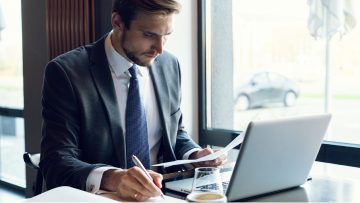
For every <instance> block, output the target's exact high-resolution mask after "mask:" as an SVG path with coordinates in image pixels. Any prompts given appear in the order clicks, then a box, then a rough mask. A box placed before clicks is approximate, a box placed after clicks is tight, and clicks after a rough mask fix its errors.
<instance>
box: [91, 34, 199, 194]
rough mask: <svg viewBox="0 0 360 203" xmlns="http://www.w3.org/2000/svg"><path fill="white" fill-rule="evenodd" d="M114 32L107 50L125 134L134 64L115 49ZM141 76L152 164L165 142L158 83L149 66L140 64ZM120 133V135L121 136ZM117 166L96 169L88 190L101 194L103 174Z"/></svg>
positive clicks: (141, 90) (142, 97) (106, 40)
mask: <svg viewBox="0 0 360 203" xmlns="http://www.w3.org/2000/svg"><path fill="white" fill-rule="evenodd" d="M111 34H112V32H111V33H110V34H109V35H108V36H107V37H106V39H105V52H106V57H107V59H108V62H109V66H110V71H111V76H112V79H113V82H114V87H115V93H116V99H117V101H118V107H119V111H120V122H121V126H122V129H123V134H124V135H125V131H126V129H125V109H126V101H127V95H128V89H129V82H130V77H131V75H130V73H129V71H128V69H129V68H130V67H131V66H132V65H133V64H132V63H130V62H129V61H127V60H126V59H125V58H124V57H123V56H121V55H120V54H119V53H118V52H116V51H115V49H114V47H113V46H112V43H111V38H110V36H111ZM137 77H138V80H139V89H140V97H141V101H142V103H143V105H144V108H145V114H146V122H147V132H148V142H149V149H150V164H151V165H153V164H156V163H157V155H158V152H159V148H160V144H161V134H160V128H161V125H160V115H159V109H158V106H157V102H156V96H155V91H154V86H153V83H152V80H151V77H150V72H149V68H148V67H143V66H138V72H137ZM119 136H120V135H119ZM197 150H199V149H197V148H196V149H192V150H190V151H188V152H187V153H186V154H185V155H184V156H183V158H184V159H188V157H189V156H190V154H191V153H192V152H194V151H197ZM111 168H114V167H100V168H96V169H94V170H93V171H92V172H91V173H90V174H89V176H88V178H87V181H86V190H87V191H89V192H93V193H97V192H98V191H99V188H100V184H101V178H102V174H103V173H104V172H105V171H106V170H109V169H111Z"/></svg>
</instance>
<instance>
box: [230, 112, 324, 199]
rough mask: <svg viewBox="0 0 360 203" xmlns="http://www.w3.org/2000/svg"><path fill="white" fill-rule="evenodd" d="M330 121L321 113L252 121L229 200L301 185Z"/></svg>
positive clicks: (239, 158) (232, 181) (234, 174)
mask: <svg viewBox="0 0 360 203" xmlns="http://www.w3.org/2000/svg"><path fill="white" fill-rule="evenodd" d="M330 119H331V115H330V114H322V115H315V116H306V117H296V118H286V119H278V120H271V121H254V122H251V123H250V124H249V126H248V128H247V130H246V134H245V138H244V141H243V144H242V145H241V147H240V151H239V155H238V158H237V161H236V165H235V168H234V172H233V174H232V177H231V180H230V183H229V187H228V190H227V192H226V196H227V198H228V200H229V201H234V200H238V199H243V198H248V197H252V196H256V195H261V194H266V193H269V192H274V191H278V190H283V189H286V188H291V187H295V186H298V185H301V184H303V183H304V182H305V181H306V179H307V177H308V174H309V172H310V169H311V166H312V164H313V162H314V161H315V159H316V156H317V154H318V152H319V149H320V146H321V142H322V140H323V138H324V136H325V133H326V130H327V127H328V124H329V121H330Z"/></svg>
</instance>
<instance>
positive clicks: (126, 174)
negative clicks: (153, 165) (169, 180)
mask: <svg viewBox="0 0 360 203" xmlns="http://www.w3.org/2000/svg"><path fill="white" fill-rule="evenodd" d="M148 172H149V174H150V176H151V177H152V178H153V180H154V182H151V181H150V180H149V179H148V178H147V176H146V175H145V173H144V172H143V171H142V170H141V169H140V168H139V167H136V166H134V167H132V168H130V169H127V170H126V169H110V170H107V171H105V172H104V174H103V177H102V180H101V186H100V189H102V190H106V191H111V192H116V195H117V196H118V197H119V198H120V199H123V200H128V201H134V200H136V201H145V200H147V199H149V198H150V197H156V196H159V195H160V194H161V193H160V189H159V188H161V187H162V185H161V181H162V179H163V177H162V175H161V174H159V173H155V172H153V171H150V170H149V171H148Z"/></svg>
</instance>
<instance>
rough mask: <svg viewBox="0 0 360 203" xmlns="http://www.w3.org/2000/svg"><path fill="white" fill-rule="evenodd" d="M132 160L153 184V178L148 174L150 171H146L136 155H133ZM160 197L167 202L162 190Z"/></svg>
mask: <svg viewBox="0 0 360 203" xmlns="http://www.w3.org/2000/svg"><path fill="white" fill-rule="evenodd" d="M131 158H132V160H133V162H134V164H135V165H136V166H137V167H139V168H140V169H141V170H142V171H143V172H144V173H145V175H146V176H147V177H148V178H149V179H150V180H151V182H153V179H152V177H151V176H150V174H149V173H148V171H147V170H146V169H145V167H144V165H142V163H141V161H140V160H139V159H138V158H137V157H136V156H135V155H132V157H131ZM160 193H161V194H160V195H161V198H163V199H164V200H165V196H164V194H163V193H162V191H161V190H160Z"/></svg>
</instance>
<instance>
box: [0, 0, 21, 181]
mask: <svg viewBox="0 0 360 203" xmlns="http://www.w3.org/2000/svg"><path fill="white" fill-rule="evenodd" d="M21 25H22V24H21V1H20V0H0V95H1V100H0V146H1V147H0V180H1V181H4V182H8V183H11V184H15V185H17V186H20V187H23V188H25V164H24V162H23V160H22V154H23V153H24V151H25V147H24V145H25V142H24V119H23V118H22V117H23V106H24V105H23V78H22V75H23V72H22V61H23V60H22V31H21Z"/></svg>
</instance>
